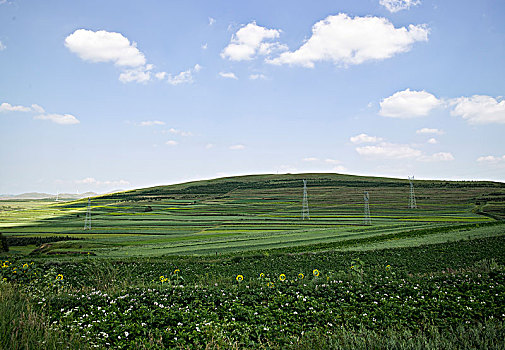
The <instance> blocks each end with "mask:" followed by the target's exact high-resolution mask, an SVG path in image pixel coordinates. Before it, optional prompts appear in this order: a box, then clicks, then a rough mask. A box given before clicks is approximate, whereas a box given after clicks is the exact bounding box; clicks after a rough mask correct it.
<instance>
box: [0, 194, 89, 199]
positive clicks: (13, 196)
mask: <svg viewBox="0 0 505 350" xmlns="http://www.w3.org/2000/svg"><path fill="white" fill-rule="evenodd" d="M98 195H99V194H98V193H96V192H84V193H60V194H58V199H61V200H65V199H80V198H86V197H94V196H98ZM6 199H7V200H8V199H56V194H50V193H40V192H28V193H21V194H0V200H6Z"/></svg>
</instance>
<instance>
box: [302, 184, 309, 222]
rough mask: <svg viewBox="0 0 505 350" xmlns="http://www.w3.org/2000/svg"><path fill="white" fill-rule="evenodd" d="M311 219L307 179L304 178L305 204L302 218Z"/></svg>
mask: <svg viewBox="0 0 505 350" xmlns="http://www.w3.org/2000/svg"><path fill="white" fill-rule="evenodd" d="M305 219H307V220H310V216H309V199H308V197H307V180H303V205H302V220H305Z"/></svg>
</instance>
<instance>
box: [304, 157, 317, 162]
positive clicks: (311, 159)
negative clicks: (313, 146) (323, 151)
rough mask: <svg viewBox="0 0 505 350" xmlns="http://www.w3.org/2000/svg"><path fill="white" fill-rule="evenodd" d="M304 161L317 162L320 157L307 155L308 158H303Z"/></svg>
mask: <svg viewBox="0 0 505 350" xmlns="http://www.w3.org/2000/svg"><path fill="white" fill-rule="evenodd" d="M302 160H303V161H304V162H317V161H318V160H319V158H315V157H307V158H303V159H302Z"/></svg>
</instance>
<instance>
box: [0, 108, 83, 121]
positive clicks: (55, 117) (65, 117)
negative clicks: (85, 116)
mask: <svg viewBox="0 0 505 350" xmlns="http://www.w3.org/2000/svg"><path fill="white" fill-rule="evenodd" d="M1 112H5V113H7V112H35V113H38V115H36V116H34V117H33V119H39V120H49V121H51V122H53V123H56V124H61V125H72V124H79V123H80V121H79V120H78V119H77V118H76V117H75V116H73V115H71V114H49V113H48V114H46V111H45V110H44V108H42V107H41V106H39V105H38V104H32V105H31V107H25V106H13V105H11V104H10V103H7V102H4V103H2V104H0V113H1Z"/></svg>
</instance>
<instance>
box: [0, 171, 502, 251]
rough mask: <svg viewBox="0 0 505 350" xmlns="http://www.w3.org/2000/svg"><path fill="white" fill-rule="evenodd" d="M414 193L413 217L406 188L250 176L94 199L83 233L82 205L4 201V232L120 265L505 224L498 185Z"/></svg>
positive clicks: (398, 183) (324, 177)
mask: <svg viewBox="0 0 505 350" xmlns="http://www.w3.org/2000/svg"><path fill="white" fill-rule="evenodd" d="M302 178H307V179H308V186H309V207H310V213H311V214H310V220H305V221H302V220H301V219H300V210H301V197H302V196H301V191H302V189H301V187H302V186H301V179H302ZM415 186H416V194H417V203H418V209H415V210H412V209H408V208H407V203H408V190H409V187H408V182H407V181H404V180H397V179H387V178H370V177H359V176H349V175H338V174H302V175H254V176H243V177H233V178H223V179H216V180H209V181H199V182H193V183H185V184H180V185H172V186H160V187H153V188H146V189H139V190H134V191H127V192H121V193H116V194H111V195H105V196H101V197H95V198H92V202H91V203H92V226H93V229H92V230H91V231H84V230H83V226H84V217H85V211H86V204H87V201H86V199H83V200H78V201H72V202H49V201H47V200H46V201H10V202H9V201H4V202H2V203H1V204H0V208H1V210H2V211H1V212H0V230H1V232H3V234H4V235H5V236H6V237H10V238H13V237H21V236H37V237H51V236H72V237H74V238H80V239H82V240H79V241H72V242H59V243H54V244H52V245H51V246H50V247H48V249H46V251H45V253H48V252H49V251H52V252H53V253H56V252H90V253H92V254H93V255H96V256H100V257H126V256H160V255H166V254H176V255H206V254H216V253H218V254H220V253H230V252H238V251H254V250H263V249H276V248H284V247H293V246H307V247H309V246H314V245H322V244H327V243H338V242H342V241H345V240H354V241H355V240H356V239H358V240H359V239H369V238H370V237H382V238H383V239H384V240H386V238H387V237H388V236H389V238H391V239H392V238H394V237H393V236H394V235H395V234H397V233H401V232H412V231H415V230H425V229H427V228H437V227H438V228H441V227H447V226H454V225H464V224H480V223H488V222H493V221H495V219H499V218H503V215H504V211H505V185H504V184H501V183H493V182H446V181H416V183H415ZM364 190H367V191H368V192H369V193H370V211H371V215H372V225H371V226H366V225H363V224H362V223H363V191H364ZM466 229H467V228H465V230H466ZM483 232H484V231H482V232H476V233H475V234H476V235H477V236H482V234H483ZM485 234H487V233H485ZM459 235H460V236H465V234H464V233H463V234H462V233H461V232H460V233H459ZM446 236H447V234H446ZM451 236H452V235H451ZM405 238H407V237H405ZM391 239H387V240H391ZM449 239H450V238H449ZM428 241H429V239H428ZM414 243H415V242H414ZM358 245H359V244H358ZM31 248H33V247H28V248H26V247H25V248H16V247H12V251H13V252H14V253H16V252H19V253H20V254H23V253H26V250H27V249H31Z"/></svg>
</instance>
